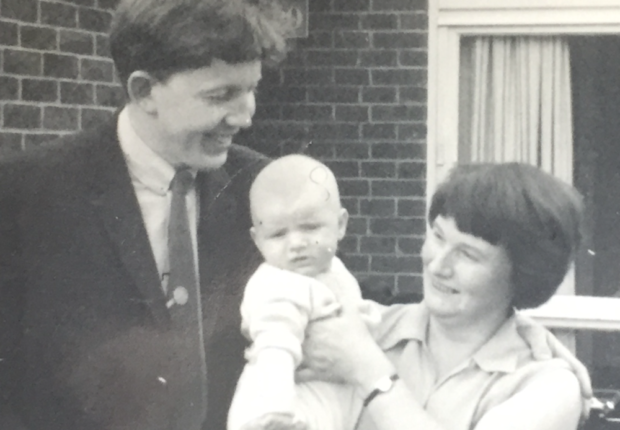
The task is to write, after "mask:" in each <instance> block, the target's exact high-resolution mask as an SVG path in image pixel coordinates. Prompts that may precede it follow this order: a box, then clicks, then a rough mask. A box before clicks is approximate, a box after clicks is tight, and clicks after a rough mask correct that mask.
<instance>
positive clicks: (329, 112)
mask: <svg viewBox="0 0 620 430" xmlns="http://www.w3.org/2000/svg"><path fill="white" fill-rule="evenodd" d="M282 118H283V119H285V120H293V121H304V120H306V121H313V122H316V121H329V120H332V119H333V118H334V113H333V107H332V106H331V105H307V104H304V105H291V106H287V107H286V108H285V109H283V112H282Z"/></svg>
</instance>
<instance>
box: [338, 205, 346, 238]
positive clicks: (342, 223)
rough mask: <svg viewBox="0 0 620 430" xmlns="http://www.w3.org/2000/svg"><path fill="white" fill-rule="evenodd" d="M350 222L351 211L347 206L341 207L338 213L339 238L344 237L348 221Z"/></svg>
mask: <svg viewBox="0 0 620 430" xmlns="http://www.w3.org/2000/svg"><path fill="white" fill-rule="evenodd" d="M348 222H349V212H347V210H346V209H345V208H340V213H339V214H338V240H340V239H342V238H343V237H344V235H345V234H346V233H347V223H348Z"/></svg>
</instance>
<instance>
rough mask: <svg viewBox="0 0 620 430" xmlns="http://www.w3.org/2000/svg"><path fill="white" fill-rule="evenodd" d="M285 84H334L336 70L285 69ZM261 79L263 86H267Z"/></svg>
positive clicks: (327, 68) (326, 68)
mask: <svg viewBox="0 0 620 430" xmlns="http://www.w3.org/2000/svg"><path fill="white" fill-rule="evenodd" d="M282 76H283V83H284V85H287V86H288V85H317V84H322V85H324V84H333V83H334V71H333V69H331V68H329V67H324V68H318V69H284V70H283V73H282ZM267 85H268V84H265V83H264V82H263V81H261V87H263V86H267Z"/></svg>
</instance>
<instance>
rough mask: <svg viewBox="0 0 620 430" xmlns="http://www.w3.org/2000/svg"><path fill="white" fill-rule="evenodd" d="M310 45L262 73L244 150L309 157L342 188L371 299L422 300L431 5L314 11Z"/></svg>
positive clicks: (320, 4)
mask: <svg viewBox="0 0 620 430" xmlns="http://www.w3.org/2000/svg"><path fill="white" fill-rule="evenodd" d="M309 25H310V35H309V37H308V38H307V39H298V40H297V47H296V49H295V50H294V51H293V52H292V53H291V54H290V56H289V58H288V59H287V61H286V62H285V64H284V65H283V67H281V68H279V69H278V70H275V71H265V72H264V78H263V82H262V83H261V87H260V88H259V95H258V106H259V107H258V110H257V115H256V120H255V121H254V126H253V127H252V128H251V129H250V130H249V131H248V132H247V133H245V134H244V135H243V136H242V137H243V140H244V142H245V143H246V144H247V145H248V146H252V147H255V148H257V149H259V150H261V151H262V152H264V153H268V154H271V155H279V154H285V153H290V152H298V151H305V152H306V153H308V154H310V155H314V156H316V157H318V158H320V159H322V160H324V161H326V162H327V164H328V165H330V166H331V167H332V168H333V170H334V171H335V173H336V176H337V177H338V178H339V183H340V186H341V193H342V195H343V200H344V203H345V205H346V207H347V209H348V210H349V213H350V215H351V219H350V222H349V229H348V234H347V237H346V239H345V240H344V242H343V243H342V245H341V251H343V253H344V254H345V260H346V263H347V265H348V266H349V267H350V268H351V269H353V270H354V271H355V273H356V274H357V275H358V278H359V279H360V280H361V281H362V283H363V284H364V286H365V288H366V289H367V292H368V293H369V295H372V296H373V297H376V298H379V299H385V298H386V295H390V294H395V293H411V292H418V291H420V287H421V279H420V277H419V273H420V271H421V261H420V258H419V250H420V247H421V243H422V235H423V234H424V230H425V222H424V212H425V201H424V190H425V186H426V185H425V177H426V173H425V171H426V169H425V167H426V165H425V161H426V152H425V151H426V142H425V137H426V98H427V95H426V82H427V73H426V72H427V63H428V60H427V3H426V0H310V22H309Z"/></svg>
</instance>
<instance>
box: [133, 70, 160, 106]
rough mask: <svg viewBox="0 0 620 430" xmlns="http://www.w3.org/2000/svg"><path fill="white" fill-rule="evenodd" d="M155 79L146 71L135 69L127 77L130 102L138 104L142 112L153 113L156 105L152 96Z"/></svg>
mask: <svg viewBox="0 0 620 430" xmlns="http://www.w3.org/2000/svg"><path fill="white" fill-rule="evenodd" d="M156 83H157V80H156V79H155V78H153V77H152V76H151V75H150V74H148V73H147V72H144V71H142V70H136V71H134V72H133V73H132V74H131V75H129V78H128V79H127V94H128V96H129V100H130V101H131V103H133V104H135V105H137V106H139V107H140V108H141V109H142V110H143V111H144V112H146V113H149V114H154V113H156V112H157V105H156V103H155V100H154V98H153V87H154V86H155V84H156Z"/></svg>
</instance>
